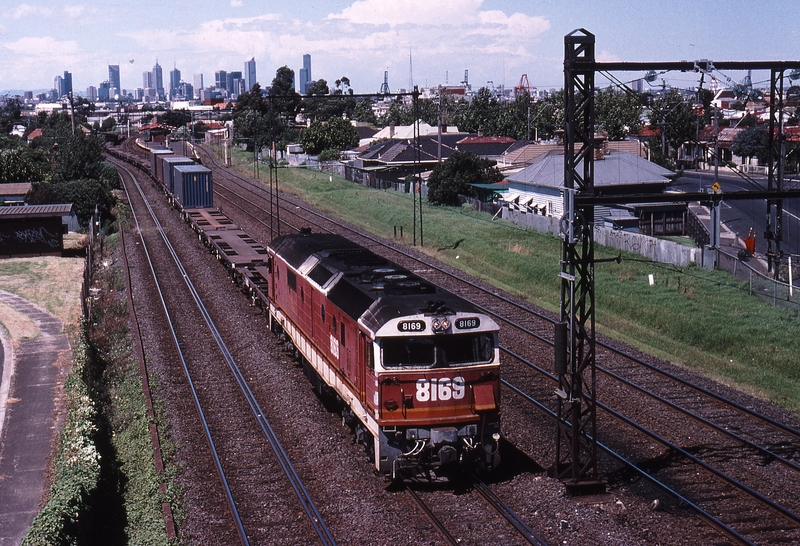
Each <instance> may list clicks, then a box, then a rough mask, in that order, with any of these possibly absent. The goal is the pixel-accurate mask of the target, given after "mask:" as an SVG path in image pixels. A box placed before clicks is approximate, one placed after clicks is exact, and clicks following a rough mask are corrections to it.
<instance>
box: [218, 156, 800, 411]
mask: <svg viewBox="0 0 800 546" xmlns="http://www.w3.org/2000/svg"><path fill="white" fill-rule="evenodd" d="M234 152H235V153H234V159H238V158H237V157H236V156H237V154H238V152H239V151H238V150H234ZM240 161H242V167H241V170H242V172H243V173H245V174H249V175H250V176H252V173H253V168H252V160H250V162H249V163H248V162H247V161H248V160H247V157H246V156H244V155H243V156H242V157H241V158H240ZM260 177H261V180H262V181H263V180H266V179H268V177H269V173H268V171H267V170H266V169H263V170H262V171H261V172H260ZM279 180H280V182H279V184H280V189H281V190H282V191H286V192H290V193H293V194H295V195H298V196H299V197H301V198H303V199H304V200H305V201H307V202H309V203H312V204H314V205H315V206H316V207H318V208H320V209H322V210H325V211H327V212H330V213H331V214H334V215H336V216H338V217H340V218H342V219H344V220H346V221H348V222H351V223H353V224H356V225H358V226H361V227H363V228H365V229H368V230H370V231H372V232H373V233H375V234H377V235H381V236H383V237H389V238H391V237H393V235H394V229H395V226H397V227H398V230H399V226H403V233H404V241H405V242H406V243H407V244H411V241H412V226H413V207H412V198H411V196H410V195H408V194H402V193H398V192H393V191H378V190H373V189H370V188H365V187H363V186H360V185H357V184H353V183H350V182H347V181H346V180H344V179H343V178H341V177H339V176H336V175H330V174H329V173H320V172H315V171H309V170H305V169H281V170H280V171H279ZM422 216H423V235H424V247H423V248H422V249H421V250H423V251H425V252H426V253H428V254H430V255H431V256H435V257H436V258H438V259H440V260H441V261H443V262H445V263H448V264H450V265H453V266H456V267H459V268H461V269H462V270H464V271H466V272H468V273H470V274H472V275H474V276H476V277H479V278H481V279H484V280H486V281H488V282H490V283H492V284H494V285H495V286H498V287H499V288H502V289H503V290H506V291H508V292H510V293H513V294H517V295H520V296H522V297H524V298H526V299H527V300H529V301H531V302H532V303H535V304H536V305H539V306H541V307H544V308H545V309H549V310H551V311H557V310H558V308H559V297H560V294H559V287H560V285H559V279H558V277H557V274H558V272H559V271H560V265H559V260H560V258H561V240H560V239H558V238H557V237H554V236H552V235H548V234H541V233H537V232H535V231H530V230H525V229H524V228H521V227H520V226H518V225H516V224H512V223H510V222H506V221H502V220H494V221H492V220H491V218H490V217H489V215H487V214H481V213H477V212H474V211H472V210H471V209H468V208H450V207H432V206H429V205H427V203H426V204H425V205H424V206H423V212H422ZM417 235H418V237H419V233H418V234H417ZM595 252H596V255H597V257H598V258H605V257H613V256H616V255H617V251H616V250H612V249H607V248H604V247H600V246H598V247H597V248H596V249H595ZM650 274H653V276H654V281H655V282H654V284H653V285H652V286H651V285H650V284H649V278H648V276H649V275H650ZM595 297H596V319H597V329H598V331H599V332H602V333H604V334H607V335H609V336H611V337H614V338H617V339H620V340H622V341H625V342H627V343H630V344H631V345H634V346H636V347H639V348H641V349H642V350H644V351H647V352H649V353H652V354H655V355H657V356H659V357H661V358H664V359H666V360H669V361H671V362H674V363H676V364H679V365H682V366H685V367H687V368H690V369H692V370H696V371H699V372H701V373H704V374H706V375H708V376H711V377H713V378H714V379H717V380H719V381H721V382H723V383H726V384H729V385H732V386H735V387H737V388H739V389H741V390H744V391H746V392H749V393H751V394H754V395H756V396H758V397H760V398H763V399H766V400H769V401H771V402H774V403H776V404H779V405H781V406H783V407H785V408H788V409H791V410H793V411H798V410H800V368H799V367H798V365H797V363H798V362H800V336H798V332H800V315H798V313H796V312H793V311H789V310H786V309H782V308H778V307H773V306H771V305H769V304H767V303H763V302H761V301H760V300H759V299H758V298H756V297H753V296H750V295H749V294H748V286H747V284H745V283H740V282H738V281H737V280H736V279H734V278H733V277H732V276H731V275H729V274H728V273H727V272H724V271H706V270H704V269H700V268H697V267H693V266H691V267H685V268H682V269H677V268H674V267H672V266H668V265H665V264H657V263H653V262H649V261H644V260H642V259H641V257H640V256H637V255H632V254H624V255H623V261H622V263H621V264H617V263H614V262H611V263H599V264H597V265H596V267H595ZM547 358H550V356H549V355H547ZM544 365H545V366H547V364H546V363H544Z"/></svg>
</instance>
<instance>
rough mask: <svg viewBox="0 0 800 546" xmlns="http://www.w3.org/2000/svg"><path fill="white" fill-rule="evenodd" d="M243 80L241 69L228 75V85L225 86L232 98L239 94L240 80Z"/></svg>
mask: <svg viewBox="0 0 800 546" xmlns="http://www.w3.org/2000/svg"><path fill="white" fill-rule="evenodd" d="M240 81H242V73H241V72H239V71H234V72H228V75H227V76H226V82H227V83H226V85H225V88H226V89H227V90H228V93H230V96H231V97H232V98H236V97H238V96H239V82H240Z"/></svg>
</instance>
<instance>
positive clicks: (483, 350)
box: [380, 332, 495, 368]
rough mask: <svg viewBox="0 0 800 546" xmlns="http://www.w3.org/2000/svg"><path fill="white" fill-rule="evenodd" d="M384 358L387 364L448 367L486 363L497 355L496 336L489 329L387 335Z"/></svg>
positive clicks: (382, 347) (382, 342)
mask: <svg viewBox="0 0 800 546" xmlns="http://www.w3.org/2000/svg"><path fill="white" fill-rule="evenodd" d="M380 345H381V360H382V362H383V365H384V366H386V367H407V366H416V367H426V368H447V367H450V366H464V365H470V364H485V363H487V362H491V360H492V358H494V346H495V341H494V336H493V335H492V334H490V333H486V332H476V333H472V334H454V335H450V336H420V337H405V336H404V337H385V338H383V339H381V342H380Z"/></svg>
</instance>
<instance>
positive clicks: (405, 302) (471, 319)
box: [151, 153, 500, 480]
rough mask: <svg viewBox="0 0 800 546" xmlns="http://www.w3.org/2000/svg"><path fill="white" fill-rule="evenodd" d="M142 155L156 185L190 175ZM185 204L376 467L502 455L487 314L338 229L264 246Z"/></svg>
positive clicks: (475, 461) (405, 471)
mask: <svg viewBox="0 0 800 546" xmlns="http://www.w3.org/2000/svg"><path fill="white" fill-rule="evenodd" d="M151 155H152V163H151V165H152V174H153V176H154V178H156V179H157V180H158V181H159V182H160V183H161V184H162V185H163V186H164V189H165V192H167V193H168V194H170V195H173V196H174V195H175V194H174V192H170V186H169V184H170V180H176V179H175V178H174V177H176V176H177V182H175V181H173V182H172V184H176V183H178V184H184V185H185V184H187V181H189V182H191V175H190V174H184V173H189V172H191V169H188V167H187V165H183V164H181V161H180V160H179V159H176V157H177V156H174V154H168V153H151ZM170 155H172V156H173V157H172V162H171V163H170V161H167V159H166V158H167V157H169V156H170ZM159 156H160V157H159ZM157 164H160V166H159V167H158V168H157V167H156V165H157ZM159 169H160V170H159ZM181 169H182V170H181ZM170 170H172V171H173V172H172V173H170V172H169V171H170ZM165 171H166V173H165ZM187 176H188V177H189V178H187ZM171 177H173V178H171ZM208 182H209V187H210V172H209V174H208ZM173 188H174V186H173ZM184 195H190V196H193V198H195V197H197V195H198V191H197V190H192V189H189V190H185V191H184ZM194 200H195V202H203V203H210V202H211V201H210V199H204V198H200V199H194ZM185 202H186V199H184V200H180V199H178V198H177V197H175V199H174V201H173V203H174V204H177V205H178V207H179V208H180V210H181V215H182V216H183V217H184V218H185V219H186V221H187V222H188V223H189V224H190V225H191V227H192V229H193V230H194V231H196V232H197V234H198V237H199V238H200V240H201V241H203V243H204V244H205V245H206V246H208V247H209V249H210V250H211V251H212V252H213V253H214V255H215V256H217V258H218V259H219V260H220V261H221V262H222V263H223V265H224V266H225V267H226V268H227V269H228V271H229V272H230V274H231V276H232V277H233V278H234V280H235V281H236V282H237V283H238V284H239V285H240V286H241V287H242V289H243V291H245V293H247V294H248V295H249V296H250V298H251V300H252V302H253V304H255V305H258V306H259V307H261V308H262V309H263V310H264V311H265V313H266V314H268V317H269V324H270V328H271V330H272V331H273V332H274V333H275V334H277V335H278V336H279V338H280V340H281V341H282V342H283V343H284V346H285V347H286V349H287V350H289V351H291V352H292V353H293V354H294V355H295V356H296V357H297V358H298V359H299V361H300V362H301V363H302V367H303V371H304V373H305V375H306V376H307V377H308V379H309V380H310V382H311V384H312V385H313V388H314V390H315V391H316V392H317V393H318V394H319V395H320V396H321V397H322V398H323V399H325V400H328V401H332V402H334V403H335V404H336V406H337V408H338V409H339V410H340V411H341V413H342V416H343V419H344V421H345V422H346V423H347V424H348V425H349V426H350V427H351V428H352V429H353V431H354V433H355V436H356V439H357V441H359V442H360V443H362V444H363V445H364V447H365V450H366V452H367V454H368V456H369V458H370V460H371V461H372V463H373V464H374V467H375V469H376V471H377V472H379V473H380V474H383V475H385V476H387V477H389V478H391V479H423V480H440V479H446V478H447V477H449V476H451V475H453V474H454V473H460V472H463V471H464V470H468V471H489V470H492V469H494V468H495V467H496V466H497V465H498V464H499V461H500V454H499V443H500V351H499V344H498V334H499V328H498V325H497V324H496V323H495V322H494V321H493V320H492V319H491V318H490V317H489V316H488V315H486V314H484V313H482V312H480V311H479V310H477V309H476V308H475V307H474V306H473V305H472V304H470V303H469V302H467V301H465V300H464V299H462V298H460V297H458V296H456V295H454V294H452V293H450V292H447V291H445V290H443V289H441V288H439V287H437V286H435V285H433V284H431V283H430V282H428V281H426V280H424V279H422V278H421V277H419V276H418V275H416V274H414V273H413V272H411V271H409V270H407V269H405V268H403V267H401V266H399V265H397V264H394V263H391V262H389V261H388V260H386V259H384V258H382V257H380V256H378V255H376V254H374V253H373V252H371V251H370V250H368V249H366V248H364V247H362V246H359V245H357V244H356V243H354V242H352V241H349V240H348V239H345V238H344V237H342V236H340V235H333V234H321V233H311V232H310V230H307V229H305V230H302V232H301V233H299V234H293V235H282V236H279V237H277V238H275V239H274V240H273V241H272V242H271V243H269V245H267V246H266V247H265V246H264V245H262V244H261V243H259V242H258V241H256V240H255V239H253V238H252V237H250V236H249V235H247V234H246V233H245V232H244V231H243V230H241V229H240V228H239V227H238V226H237V225H236V224H235V223H234V222H233V221H231V220H230V219H229V218H228V217H227V216H226V215H225V214H223V213H222V212H221V211H220V210H218V209H215V208H213V206H210V205H209V206H184V203H185Z"/></svg>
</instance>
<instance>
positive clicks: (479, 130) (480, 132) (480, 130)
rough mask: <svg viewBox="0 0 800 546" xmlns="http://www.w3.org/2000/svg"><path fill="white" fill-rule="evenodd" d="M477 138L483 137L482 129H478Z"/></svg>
mask: <svg viewBox="0 0 800 546" xmlns="http://www.w3.org/2000/svg"><path fill="white" fill-rule="evenodd" d="M478 136H479V137H482V136H483V127H478Z"/></svg>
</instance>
